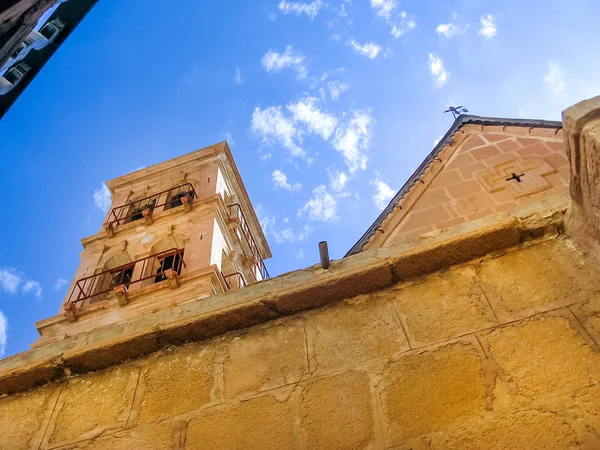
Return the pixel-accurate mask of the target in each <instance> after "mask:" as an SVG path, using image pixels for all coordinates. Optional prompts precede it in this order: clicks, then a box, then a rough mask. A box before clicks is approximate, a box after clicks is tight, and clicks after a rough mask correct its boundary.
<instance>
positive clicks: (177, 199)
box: [165, 191, 191, 209]
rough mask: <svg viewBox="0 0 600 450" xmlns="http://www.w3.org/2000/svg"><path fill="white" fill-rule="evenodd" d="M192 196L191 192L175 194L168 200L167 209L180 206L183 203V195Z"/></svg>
mask: <svg viewBox="0 0 600 450" xmlns="http://www.w3.org/2000/svg"><path fill="white" fill-rule="evenodd" d="M187 196H190V197H191V194H190V193H189V192H187V191H186V192H179V193H177V194H175V195H173V196H172V197H171V198H170V199H169V201H168V202H167V204H166V205H165V209H171V208H177V207H178V206H181V205H183V201H182V200H181V199H182V198H183V197H187Z"/></svg>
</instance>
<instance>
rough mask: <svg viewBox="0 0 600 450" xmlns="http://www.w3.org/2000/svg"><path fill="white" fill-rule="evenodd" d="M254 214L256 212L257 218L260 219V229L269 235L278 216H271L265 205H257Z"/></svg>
mask: <svg viewBox="0 0 600 450" xmlns="http://www.w3.org/2000/svg"><path fill="white" fill-rule="evenodd" d="M254 212H256V217H257V218H258V222H259V223H260V227H261V228H262V230H263V233H264V234H265V235H267V234H268V233H269V232H270V231H271V230H272V229H273V227H274V226H275V221H276V220H277V216H272V215H270V214H269V213H268V212H267V211H266V210H265V208H264V206H263V205H256V208H254Z"/></svg>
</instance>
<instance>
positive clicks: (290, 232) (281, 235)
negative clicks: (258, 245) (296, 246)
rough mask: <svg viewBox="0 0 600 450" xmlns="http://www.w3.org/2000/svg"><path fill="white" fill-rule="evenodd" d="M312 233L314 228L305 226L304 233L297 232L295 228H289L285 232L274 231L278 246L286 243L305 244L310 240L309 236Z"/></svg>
mask: <svg viewBox="0 0 600 450" xmlns="http://www.w3.org/2000/svg"><path fill="white" fill-rule="evenodd" d="M311 232H312V228H311V227H309V226H308V225H304V228H303V229H302V231H299V232H296V231H294V229H293V228H291V227H287V228H284V229H283V230H279V231H273V239H275V242H277V243H278V244H282V243H284V242H289V243H294V242H303V241H305V240H306V238H308V235H309V234H310V233H311Z"/></svg>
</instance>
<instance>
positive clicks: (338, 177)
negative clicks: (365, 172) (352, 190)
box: [328, 171, 348, 192]
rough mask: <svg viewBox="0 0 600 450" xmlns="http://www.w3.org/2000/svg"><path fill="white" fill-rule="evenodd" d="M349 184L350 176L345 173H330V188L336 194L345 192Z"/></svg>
mask: <svg viewBox="0 0 600 450" xmlns="http://www.w3.org/2000/svg"><path fill="white" fill-rule="evenodd" d="M328 172H329V171H328ZM347 182H348V175H346V174H345V173H344V172H329V187H330V188H331V189H332V190H334V191H335V192H343V191H344V189H345V188H346V183H347Z"/></svg>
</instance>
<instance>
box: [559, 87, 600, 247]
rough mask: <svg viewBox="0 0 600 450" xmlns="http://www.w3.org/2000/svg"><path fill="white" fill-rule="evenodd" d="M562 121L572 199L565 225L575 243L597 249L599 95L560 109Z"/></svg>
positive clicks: (599, 228)
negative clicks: (570, 231) (563, 109)
mask: <svg viewBox="0 0 600 450" xmlns="http://www.w3.org/2000/svg"><path fill="white" fill-rule="evenodd" d="M563 122H564V130H565V144H566V150H567V156H568V158H569V160H570V178H571V179H570V184H569V190H570V192H571V198H572V199H573V205H572V210H571V217H570V220H569V228H570V229H571V230H572V231H573V232H574V233H575V234H576V235H577V238H578V241H579V242H582V243H583V244H584V245H586V244H587V245H586V247H592V248H594V249H595V251H596V252H597V251H598V244H599V241H600V225H598V224H599V223H600V213H599V207H600V195H599V194H600V192H599V189H598V185H599V183H598V182H599V181H600V157H599V154H600V96H598V97H594V98H591V99H588V100H584V101H582V102H579V103H577V104H576V105H573V106H571V107H569V108H567V109H566V110H565V111H563ZM586 241H592V242H591V243H588V242H586ZM589 244H591V245H589ZM597 256H599V254H598V253H597Z"/></svg>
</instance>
